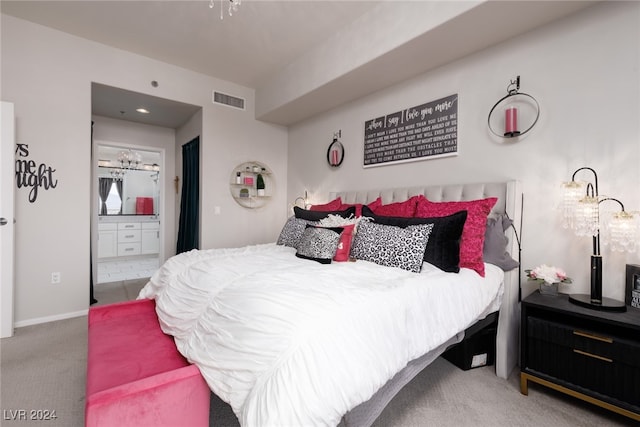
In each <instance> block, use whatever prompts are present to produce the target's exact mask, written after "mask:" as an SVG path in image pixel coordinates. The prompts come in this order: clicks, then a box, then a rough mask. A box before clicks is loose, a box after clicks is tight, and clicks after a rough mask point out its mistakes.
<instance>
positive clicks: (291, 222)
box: [276, 216, 313, 249]
mask: <svg viewBox="0 0 640 427" xmlns="http://www.w3.org/2000/svg"><path fill="white" fill-rule="evenodd" d="M308 224H313V222H312V221H307V220H306V219H300V218H296V217H295V216H292V217H290V218H289V219H288V220H287V222H286V223H285V224H284V227H282V231H281V232H280V236H278V241H277V242H276V244H278V245H284V246H289V247H292V248H294V249H297V248H298V242H300V237H302V233H304V229H305V227H306V226H307V225H308Z"/></svg>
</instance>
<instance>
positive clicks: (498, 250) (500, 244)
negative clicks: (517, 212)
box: [483, 215, 520, 271]
mask: <svg viewBox="0 0 640 427" xmlns="http://www.w3.org/2000/svg"><path fill="white" fill-rule="evenodd" d="M511 224H513V221H512V220H511V218H509V217H508V216H506V215H499V216H498V217H497V218H489V219H488V220H487V231H486V232H485V233H484V250H483V256H484V261H485V262H489V263H491V264H494V265H497V266H498V267H500V268H502V269H503V270H504V271H509V270H513V269H514V268H516V267H517V266H518V265H520V263H519V262H518V261H516V260H515V259H513V258H512V257H511V255H509V253H508V252H507V251H506V247H507V244H508V243H509V239H507V236H505V235H504V232H505V231H507V229H508V228H509V227H511Z"/></svg>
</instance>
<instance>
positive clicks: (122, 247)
mask: <svg viewBox="0 0 640 427" xmlns="http://www.w3.org/2000/svg"><path fill="white" fill-rule="evenodd" d="M128 255H140V242H138V243H118V256H128Z"/></svg>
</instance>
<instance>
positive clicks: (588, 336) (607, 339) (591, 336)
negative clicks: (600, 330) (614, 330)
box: [573, 331, 613, 344]
mask: <svg viewBox="0 0 640 427" xmlns="http://www.w3.org/2000/svg"><path fill="white" fill-rule="evenodd" d="M573 335H578V336H581V337H585V338H589V339H592V340H598V341H602V342H606V343H609V344H611V343H613V339H612V338H608V337H601V336H599V335H594V334H589V333H587V332H582V331H573Z"/></svg>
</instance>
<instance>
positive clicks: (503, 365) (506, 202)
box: [329, 181, 522, 379]
mask: <svg viewBox="0 0 640 427" xmlns="http://www.w3.org/2000/svg"><path fill="white" fill-rule="evenodd" d="M420 194H422V195H424V196H425V197H426V198H427V199H429V200H431V201H432V202H443V201H465V200H475V199H484V198H487V197H497V198H498V201H497V203H496V204H495V206H494V207H493V209H492V210H491V214H490V215H491V216H493V215H498V214H502V213H506V214H507V215H509V217H510V218H511V219H512V220H513V224H514V226H515V229H516V230H520V227H521V224H522V217H521V212H522V190H521V187H520V183H519V182H518V181H505V182H493V183H471V184H446V185H424V186H414V187H404V188H394V189H386V190H363V191H336V192H332V193H330V195H329V200H333V199H335V198H336V197H340V198H341V199H342V202H343V203H345V204H353V203H363V204H367V203H370V202H372V201H374V200H375V199H377V198H378V197H381V198H382V203H383V204H387V203H394V202H402V201H405V200H407V199H409V198H410V197H413V196H417V195H420ZM505 233H506V235H507V238H508V239H509V244H508V245H507V251H508V252H509V253H510V254H511V256H512V257H513V258H514V259H518V258H519V253H518V252H519V248H518V241H517V239H516V237H515V233H514V231H513V229H509V230H507V231H506V232H505ZM504 285H505V286H504V295H503V297H502V306H501V307H500V315H499V318H498V332H497V336H496V374H497V375H498V376H499V377H501V378H505V379H506V378H508V376H509V374H510V373H511V371H512V370H513V368H514V367H515V366H516V364H517V363H518V354H519V348H518V335H519V324H520V301H519V295H520V272H519V270H518V269H515V270H511V271H509V272H506V273H505V277H504Z"/></svg>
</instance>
